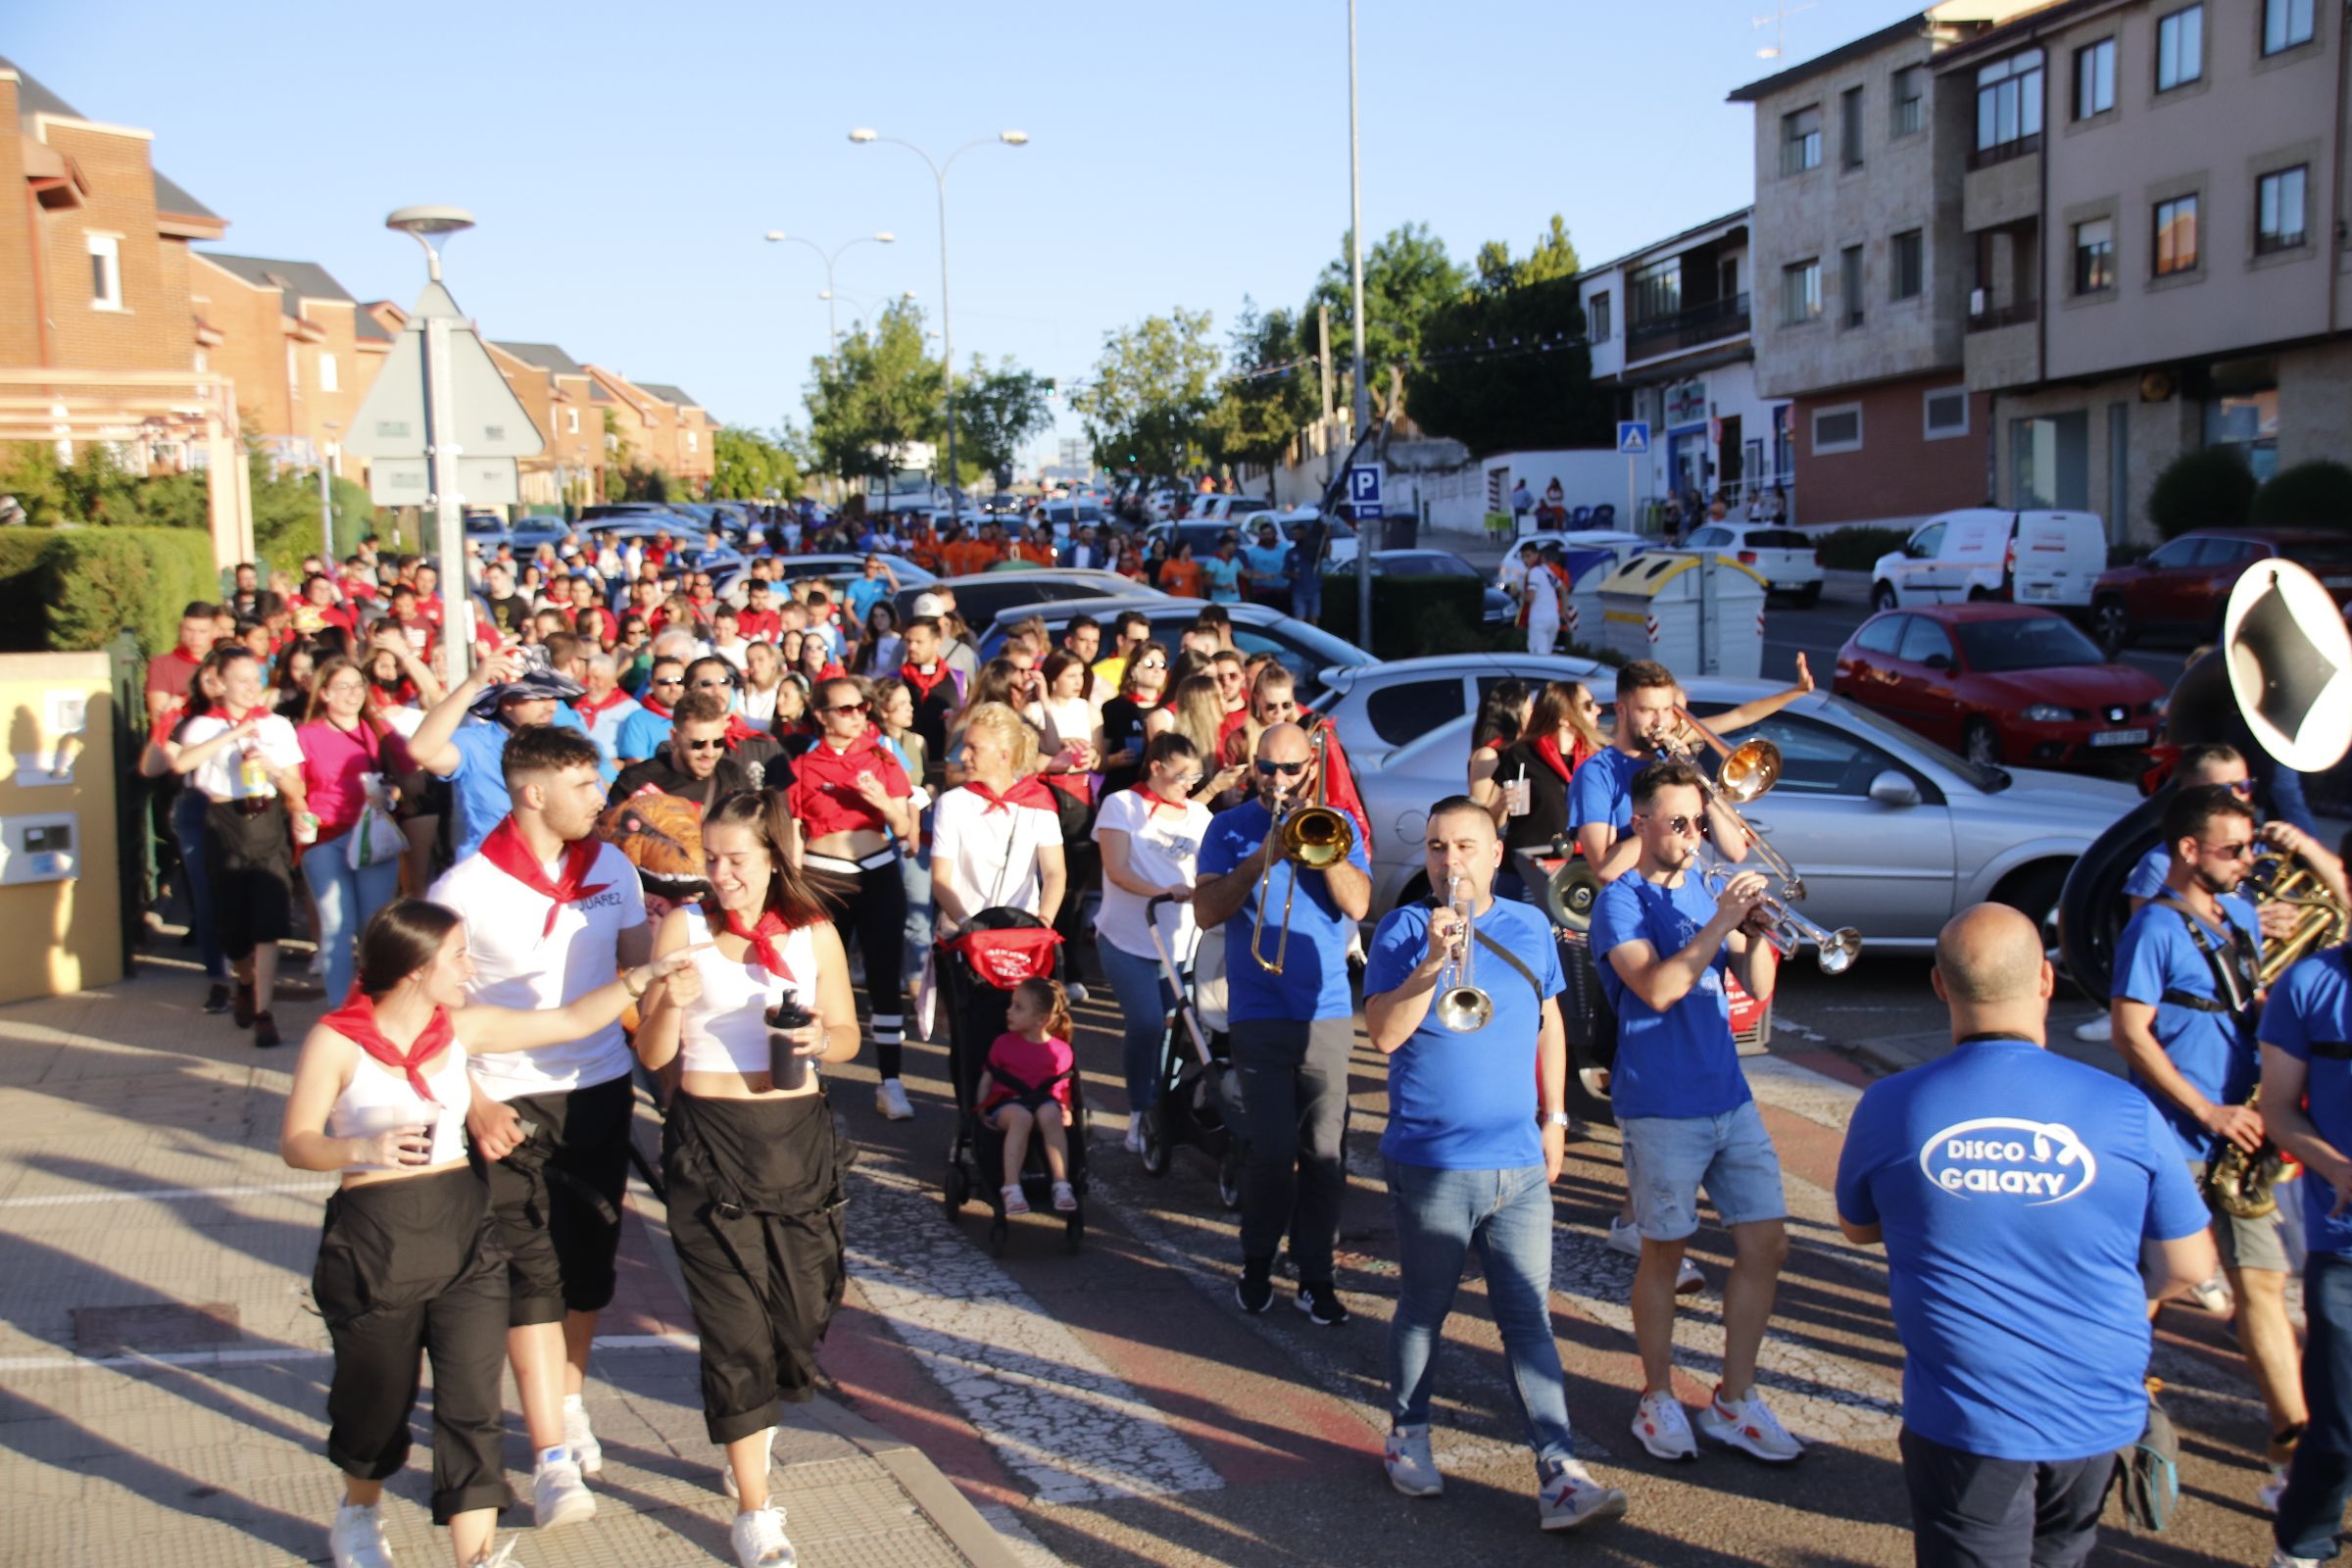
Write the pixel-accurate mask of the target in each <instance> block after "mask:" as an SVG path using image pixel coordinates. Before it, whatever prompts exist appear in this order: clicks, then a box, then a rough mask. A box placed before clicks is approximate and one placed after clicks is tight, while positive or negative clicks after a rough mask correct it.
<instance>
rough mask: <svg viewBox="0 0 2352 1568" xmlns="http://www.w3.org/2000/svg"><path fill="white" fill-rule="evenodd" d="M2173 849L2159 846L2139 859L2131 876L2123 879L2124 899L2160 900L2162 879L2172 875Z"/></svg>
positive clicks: (2162, 893) (2162, 845)
mask: <svg viewBox="0 0 2352 1568" xmlns="http://www.w3.org/2000/svg"><path fill="white" fill-rule="evenodd" d="M2172 870H2173V847H2172V846H2171V845H2170V844H2159V845H2157V846H2156V847H2155V848H2154V849H2152V850H2150V851H2148V853H2147V854H2145V855H2143V856H2141V857H2140V858H2139V863H2138V864H2137V865H2135V866H2133V867H2132V868H2131V875H2130V876H2128V877H2126V878H2124V897H2125V898H2127V899H2161V898H2163V897H2164V879H2165V878H2166V877H2167V876H2170V875H2171V874H2172Z"/></svg>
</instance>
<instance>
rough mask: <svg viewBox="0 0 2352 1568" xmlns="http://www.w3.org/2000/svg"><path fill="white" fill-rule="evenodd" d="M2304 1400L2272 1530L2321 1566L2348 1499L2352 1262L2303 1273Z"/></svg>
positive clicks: (2351, 1498) (2320, 1258)
mask: <svg viewBox="0 0 2352 1568" xmlns="http://www.w3.org/2000/svg"><path fill="white" fill-rule="evenodd" d="M2304 1179H2305V1180H2307V1181H2308V1180H2309V1179H2310V1178H2309V1177H2308V1176H2306V1177H2305V1178H2304ZM2303 1314H2304V1318H2305V1322H2306V1329H2305V1334H2304V1340H2303V1397H2304V1399H2305V1401H2306V1402H2307V1403H2309V1404H2310V1406H2311V1425H2310V1426H2308V1427H2305V1428H2304V1429H2303V1440H2302V1441H2301V1442H2300V1443H2298V1444H2296V1445H2295V1457H2294V1459H2293V1461H2292V1462H2291V1463H2289V1464H2288V1466H2287V1469H2286V1492H2285V1495H2282V1496H2280V1497H2279V1499H2278V1517H2277V1518H2276V1519H2275V1520H2273V1521H2272V1524H2271V1532H2272V1535H2273V1537H2274V1539H2276V1540H2277V1542H2278V1549H2279V1550H2280V1551H2283V1552H2285V1553H2286V1554H2287V1555H2288V1556H2290V1557H2314V1558H2318V1559H2320V1560H2322V1561H2325V1560H2326V1559H2327V1558H2329V1557H2332V1556H2334V1555H2335V1547H2336V1541H2337V1538H2338V1537H2339V1535H2340V1534H2341V1532H2342V1530H2343V1524H2344V1504H2345V1503H2347V1502H2352V1257H2342V1256H2339V1255H2337V1254H2336V1253H2333V1252H2314V1253H2312V1254H2311V1261H2310V1262H2309V1263H2308V1264H2306V1265H2305V1266H2304V1269H2303Z"/></svg>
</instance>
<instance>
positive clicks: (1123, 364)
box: [1070, 307, 1221, 475]
mask: <svg viewBox="0 0 2352 1568" xmlns="http://www.w3.org/2000/svg"><path fill="white" fill-rule="evenodd" d="M1210 324H1211V319H1210V317H1209V314H1208V312H1206V311H1187V310H1185V309H1183V308H1182V307H1179V308H1177V309H1176V310H1175V311H1173V312H1171V313H1170V314H1169V315H1166V316H1152V317H1147V318H1145V319H1143V320H1142V321H1140V322H1138V323H1137V324H1136V325H1134V326H1130V327H1124V328H1122V329H1120V330H1119V331H1116V332H1108V333H1105V334H1103V353H1102V357H1101V358H1099V359H1097V360H1096V361H1095V374H1094V378H1093V380H1091V381H1090V382H1088V383H1087V384H1086V385H1085V386H1083V387H1081V388H1079V389H1078V391H1077V392H1076V393H1075V394H1074V395H1073V396H1072V397H1071V399H1070V403H1071V406H1072V407H1073V408H1075V409H1077V411H1078V413H1079V415H1080V417H1083V418H1084V419H1085V420H1086V433H1087V436H1088V438H1089V439H1090V440H1092V441H1093V442H1094V447H1095V461H1096V462H1097V463H1099V464H1102V465H1103V466H1105V467H1114V468H1118V467H1124V468H1133V469H1135V470H1136V471H1138V472H1141V473H1149V474H1163V475H1175V474H1182V473H1185V472H1188V471H1190V470H1191V469H1192V468H1194V467H1196V466H1198V465H1199V464H1200V462H1201V459H1202V458H1203V456H1204V455H1205V453H1206V450H1207V447H1208V445H1209V442H1210V438H1211V434H1212V432H1211V431H1210V430H1209V428H1208V414H1209V410H1210V409H1212V408H1213V407H1215V405H1216V401H1217V387H1216V375H1217V368H1218V361H1219V360H1220V358H1221V356H1220V355H1219V354H1218V353H1217V346H1216V344H1214V343H1213V342H1211V341H1210V340H1209V335H1208V333H1209V327H1210Z"/></svg>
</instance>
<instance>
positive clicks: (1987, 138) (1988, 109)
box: [1977, 49, 2041, 153]
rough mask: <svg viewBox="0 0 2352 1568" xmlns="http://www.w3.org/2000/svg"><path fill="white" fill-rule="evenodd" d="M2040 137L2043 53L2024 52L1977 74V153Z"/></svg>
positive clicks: (2018, 148)
mask: <svg viewBox="0 0 2352 1568" xmlns="http://www.w3.org/2000/svg"><path fill="white" fill-rule="evenodd" d="M2040 134H2041V51H2040V50H2038V49H2026V50H2021V51H2020V52H2018V53H2017V54H2013V55H2011V56H2010V57H2009V58H2008V59H2006V60H1996V61H1994V62H1993V63H1992V64H1991V65H1989V66H1986V67H1985V68H1984V69H1983V70H1981V71H1979V72H1978V73H1977V151H1978V152H1980V153H1983V152H1990V151H1991V150H1993V149H1994V148H1996V147H1998V148H2009V149H2012V150H2014V151H2017V152H2028V151H2031V150H2032V149H2031V148H2028V147H2025V146H2022V145H2019V144H2021V143H2023V142H2024V141H2026V139H2027V138H2029V137H2033V136H2038V135H2040Z"/></svg>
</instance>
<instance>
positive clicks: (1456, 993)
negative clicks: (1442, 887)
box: [1435, 872, 1495, 1035]
mask: <svg viewBox="0 0 2352 1568" xmlns="http://www.w3.org/2000/svg"><path fill="white" fill-rule="evenodd" d="M1446 905H1447V906H1448V907H1450V908H1451V909H1452V910H1453V912H1454V913H1456V914H1458V915H1460V916H1461V917H1462V935H1461V939H1460V940H1459V941H1458V942H1457V943H1455V945H1454V948H1453V952H1452V953H1451V954H1450V955H1449V956H1447V957H1446V967H1445V968H1443V969H1441V970H1439V971H1438V1000H1437V1005H1436V1009H1435V1010H1436V1012H1437V1015H1438V1022H1439V1024H1440V1025H1441V1026H1443V1027H1444V1028H1446V1029H1450V1030H1452V1031H1453V1032H1454V1033H1455V1034H1457V1035H1466V1034H1468V1033H1470V1032H1471V1031H1472V1030H1474V1029H1484V1028H1485V1027H1486V1026H1487V1020H1488V1019H1490V1018H1492V1017H1494V1016H1495V999H1494V998H1493V997H1490V996H1488V995H1487V994H1486V993H1485V992H1484V991H1481V990H1479V988H1478V986H1477V984H1476V982H1474V981H1473V980H1472V979H1471V969H1472V959H1471V956H1470V950H1471V948H1472V947H1474V946H1475V945H1476V944H1477V940H1478V935H1477V928H1476V927H1475V926H1474V925H1473V923H1472V922H1473V920H1474V918H1475V916H1476V912H1477V911H1475V910H1474V909H1472V907H1470V883H1469V879H1468V878H1466V877H1464V876H1462V875H1461V874H1460V873H1459V872H1456V873H1455V874H1454V875H1453V877H1452V879H1451V880H1450V881H1449V882H1448V883H1447V884H1446Z"/></svg>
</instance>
